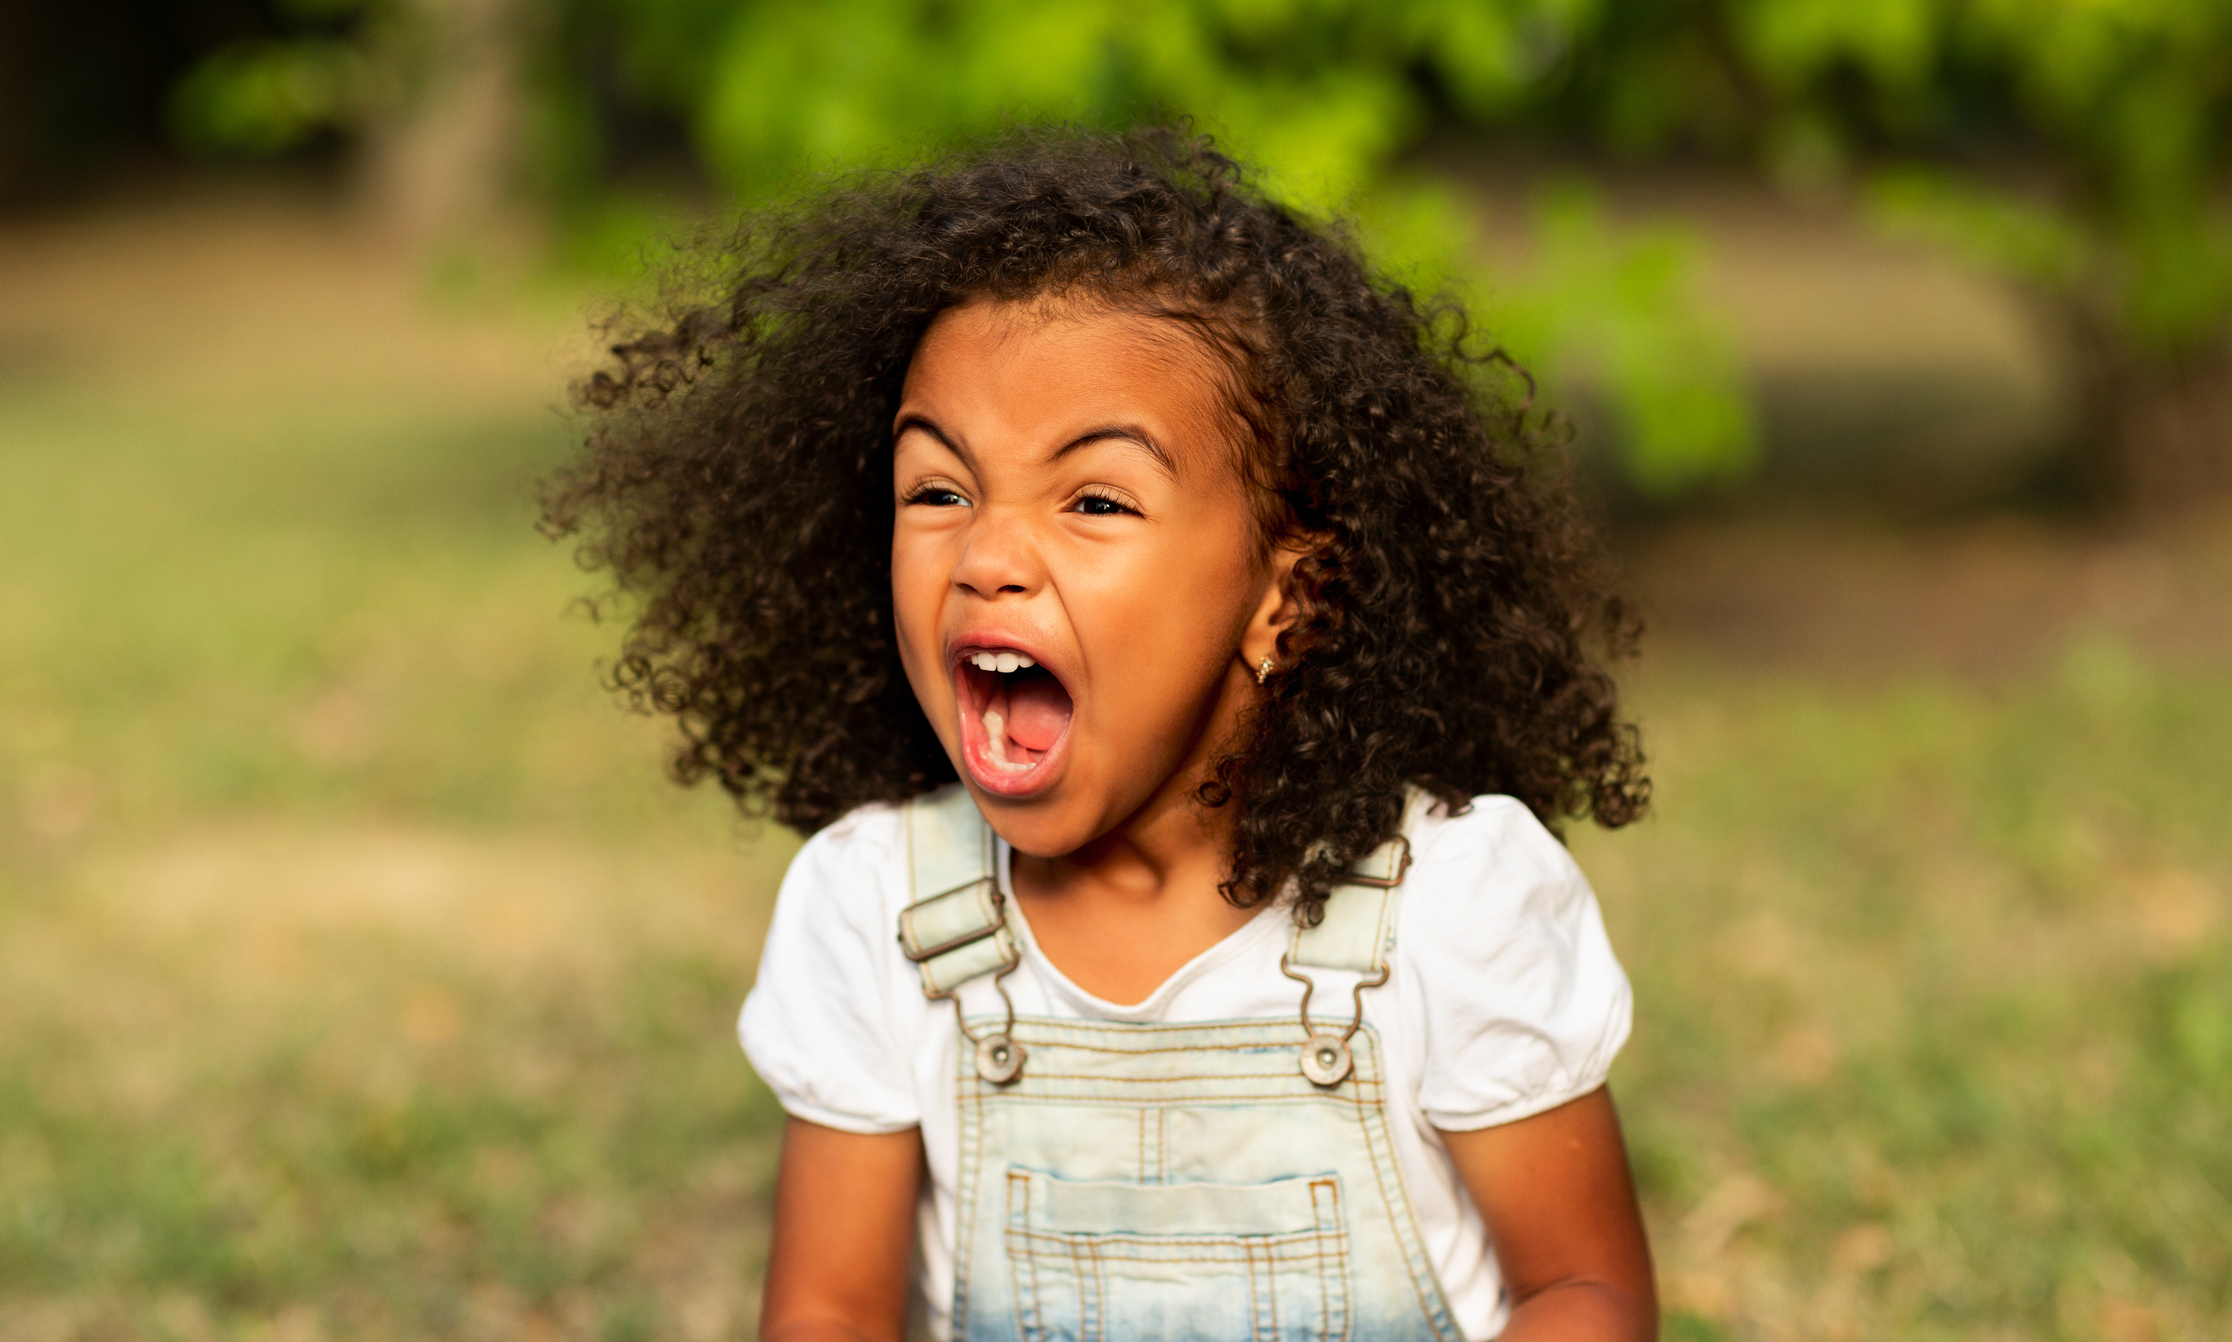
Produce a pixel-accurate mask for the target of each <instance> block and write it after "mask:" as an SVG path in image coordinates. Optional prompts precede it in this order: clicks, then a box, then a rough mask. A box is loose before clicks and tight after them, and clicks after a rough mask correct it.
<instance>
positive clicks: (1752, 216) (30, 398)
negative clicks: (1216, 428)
mask: <svg viewBox="0 0 2232 1342" xmlns="http://www.w3.org/2000/svg"><path fill="white" fill-rule="evenodd" d="M1158 110H1159V111H1162V112H1181V111H1182V112H1185V113H1189V114H1191V115H1193V116H1195V117H1196V118H1198V121H1199V124H1200V125H1202V126H1203V127H1204V128H1206V129H1210V130H1212V131H1214V132H1215V133H1216V134H1217V135H1218V136H1219V137H1220V139H1221V140H1222V141H1223V142H1224V143H1225V144H1227V145H1229V146H1231V147H1232V148H1234V149H1235V150H1237V151H1238V152H1240V153H1242V154H1243V155H1246V156H1248V157H1251V158H1253V159H1254V160H1255V161H1257V162H1259V163H1260V164H1261V165H1263V168H1264V170H1265V173H1266V176H1267V179H1268V180H1269V181H1270V182H1271V184H1272V185H1273V187H1274V189H1276V190H1278V191H1280V192H1282V193H1284V194H1286V195H1288V196H1290V197H1292V198H1294V199H1297V200H1299V201H1301V202H1303V203H1305V204H1306V205H1307V206H1309V207H1310V208H1312V209H1314V210H1320V211H1327V212H1339V213H1343V214H1346V215H1349V216H1351V217H1353V218H1355V219H1356V220H1357V221H1358V226H1359V228H1360V229H1361V230H1362V232H1363V234H1364V236H1365V237H1366V239H1367V240H1368V242H1369V244H1370V245H1371V247H1372V248H1373V249H1374V252H1375V255H1377V256H1379V257H1380V258H1382V259H1383V260H1384V261H1385V262H1386V263H1387V264H1388V266H1389V267H1390V269H1391V270H1392V271H1394V272H1395V273H1397V274H1399V275H1401V276H1404V277H1405V278H1407V279H1410V280H1412V281H1414V282H1416V283H1420V284H1425V285H1433V286H1446V287H1450V288H1454V289H1456V290H1457V291H1459V292H1460V293H1462V294H1464V295H1465V296H1466V297H1467V298H1468V299H1469V300H1470V301H1471V302H1472V303H1473V304H1474V305H1475V310H1476V312H1477V313H1478V315H1479V316H1480V318H1481V320H1482V321H1483V322H1484V323H1485V325H1486V327H1487V328H1488V329H1489V330H1490V331H1491V332H1493V333H1494V334H1495V335H1496V336H1497V338H1499V339H1500V340H1502V341H1504V342H1505V343H1506V344H1507V345H1508V346H1509V347H1510V348H1511V349H1512V350H1514V351H1515V352H1517V353H1518V354H1519V355H1520V356H1521V357H1522V358H1523V359H1525V360H1526V361H1527V362H1528V364H1529V365H1530V366H1531V367H1533V368H1534V369H1535V370H1536V371H1537V372H1538V373H1539V374H1540V375H1541V377H1542V380H1543V384H1544V387H1545V389H1546V394H1547V395H1548V396H1549V397H1550V398H1551V399H1552V401H1554V403H1555V404H1557V405H1558V406H1559V407H1561V408H1562V409H1563V410H1564V411H1565V412H1566V413H1567V414H1568V415H1569V417H1570V418H1571V419H1572V421H1573V422H1574V424H1575V426H1576V437H1575V451H1576V455H1577V458H1578V460H1579V463H1580V469H1581V471H1582V473H1583V476H1584V478H1585V480H1586V481H1587V484H1588V487H1589V488H1590V490H1591V491H1592V492H1593V493H1594V495H1595V496H1596V498H1597V501H1598V503H1599V505H1600V507H1601V509H1602V511H1603V513H1604V516H1605V518H1606V526H1607V529H1608V532H1609V534H1610V536H1611V539H1612V542H1613V544H1614V546H1615V548H1616V550H1617V551H1618V553H1619V555H1620V557H1621V560H1622V562H1623V564H1624V566H1625V570H1626V574H1627V579H1628V583H1629V586H1630V587H1631V589H1632V590H1633V592H1634V593H1635V595H1636V597H1637V599H1638V601H1639V602H1640V603H1641V605H1642V606H1643V608H1644V610H1645V612H1646V614H1647V616H1648V618H1649V620H1650V623H1651V633H1650V636H1649V639H1648V642H1647V645H1646V652H1645V655H1644V656H1643V658H1642V659H1641V660H1640V661H1639V662H1637V663H1636V664H1634V665H1632V666H1631V667H1629V668H1628V669H1627V671H1626V673H1625V674H1626V678H1627V683H1628V686H1629V691H1630V694H1631V697H1632V702H1633V704H1634V706H1635V711H1636V712H1637V713H1638V714H1639V715H1640V717H1641V720H1642V722H1643V724H1644V729H1645V733H1646V742H1647V744H1648V746H1649V747H1650V749H1651V752H1652V754H1653V757H1654V761H1655V766H1654V773H1655V776H1656V778H1657V782H1658V805H1657V809H1656V813H1655V814H1654V816H1653V817H1652V818H1651V819H1649V820H1647V821H1646V822H1644V823H1643V824H1641V825H1639V826H1636V827H1635V828H1633V829H1632V830H1629V831H1626V832H1622V833H1618V834H1610V835H1607V834H1604V833H1601V832H1597V831H1593V830H1577V831H1576V832H1575V833H1574V834H1573V835H1572V842H1573V844H1574V846H1575V848H1576V850H1577V852H1578V853H1579V855H1580V857H1581V859H1582V861H1583V864H1584V865H1585V866H1586V867H1587V868H1588V870H1589V871H1590V872H1591V873H1592V875H1593V877H1594V879H1595V881H1596V882H1597V885H1598V888H1599V890H1600V893H1601V896H1602V899H1603V901H1604V904H1605V907H1606V910H1607V915H1608V917H1609V919H1610V921H1611V923H1612V926H1613V932H1614V937H1615V940H1616V942H1617V944H1618V945H1619V947H1620V949H1621V952H1622V954H1623V956H1624V957H1625V959H1626V962H1627V964H1628V967H1629V969H1630V971H1631V973H1632V975H1633V977H1634V979H1635V982H1636V987H1637V996H1638V1003H1639V1018H1638V1027H1637V1031H1636V1035H1635V1039H1634V1042H1633V1044H1632V1045H1631V1046H1630V1048H1629V1050H1628V1052H1627V1053H1626V1055H1625V1056H1624V1057H1623V1059H1622V1060H1621V1062H1620V1064H1619V1067H1618V1069H1617V1071H1616V1073H1615V1078H1614V1080H1615V1086H1616V1087H1617V1089H1618V1092H1619V1094H1620V1097H1621V1101H1622V1105H1623V1109H1624V1110H1625V1113H1626V1116H1627V1121H1628V1124H1629V1128H1630V1136H1631V1140H1632V1143H1633V1145H1634V1148H1635V1155H1636V1159H1637V1163H1638V1169H1639V1176H1640V1179H1641V1184H1642V1190H1643V1194H1644V1198H1645V1201H1646V1204H1647V1210H1648V1214H1649V1216H1650V1218H1651V1222H1652V1225H1653V1229H1654V1235H1655V1242H1656V1246H1657V1251H1658V1254H1659V1258H1660V1264H1661V1270H1662V1273H1663V1277H1664V1291H1665V1297H1666V1303H1667V1308H1668V1311H1669V1314H1668V1324H1667V1330H1668V1335H1669V1337H1670V1338H1672V1339H1676V1342H1703V1340H1706V1339H1753V1338H1759V1339H1769V1338H1773V1339H1781V1338H1828V1339H1848V1338H1849V1339H1858V1338H1886V1337H1897V1338H2007V1339H2013V1338H2057V1339H2060V1338H2067V1339H2077V1338H2087V1339H2090V1338H2106V1339H2115V1340H2117V1342H2125V1340H2130V1342H2138V1340H2140V1339H2172V1338H2194V1339H2199V1338H2221V1337H2225V1336H2227V1335H2232V1140H2228V1138H2227V1119H2226V1115H2227V1113H2228V1112H2232V508H2228V506H2227V503H2226V501H2225V500H2226V491H2227V489H2228V487H2232V341H2228V335H2232V200H2228V196H2227V187H2228V185H2232V182H2228V168H2232V10H2228V9H2226V8H2225V7H2224V6H2222V5H2221V4H2218V3H2216V2H2215V0H2147V2H2146V3H2141V2H2140V0H1129V2H1128V3H1124V4H1121V5H1119V4H1116V3H1113V0H1035V2H1026V0H818V2H817V3H814V4H803V3H792V2H790V0H170V2H169V3H163V2H162V0H77V2H76V3H73V4H69V5H29V4H8V5H5V6H4V7H0V564H4V572H5V574H6V579H5V581H0V630H4V636H0V1339H5V1340H6V1342H14V1340H15V1339H96V1338H99V1339H109V1338H134V1339H136V1338H151V1339H153V1338H160V1339H203V1338H234V1337H239V1338H259V1339H261V1338H270V1339H288V1340H290V1342H294V1340H302V1342H307V1340H309V1339H318V1338H327V1337H332V1338H344V1337H346V1338H374V1339H384V1338H420V1337H454V1338H473V1339H477V1338H519V1337H528V1338H568V1339H571V1338H583V1339H597V1340H598V1342H628V1340H632V1339H652V1338H681V1339H692V1340H696V1339H722V1338H742V1337H748V1336H750V1335H751V1331H752V1319H753V1316H754V1314H755V1312H756V1308H757V1295H756V1292H757V1279H758V1272H759V1268H760V1263H761V1257H762V1254H763V1248H764V1243H765V1236H766V1217H767V1193H768V1186H769V1177H770V1173H771V1169H772V1159H773V1141H774V1136H775V1133H776V1130H777V1124H778V1122H779V1115H778V1114H777V1111H776V1110H775V1108H774V1106H773V1105H772V1104H771V1102H770V1101H769V1100H768V1099H767V1097H766V1095H765V1093H764V1091H762V1090H761V1089H760V1088H759V1086H758V1085H757V1083H756V1082H755V1081H754V1080H753V1078H752V1077H751V1074H750V1071H749V1069H748V1068H747V1067H746V1066H745V1064H744V1062H743V1059H742V1057H741V1055H740V1054H739V1053H738V1052H737V1050H736V1048H735V1046H734V1043H733V1038H732V1036H731V1034H730V1027H731V1022H732V1019H733V1013H734V1011H735V1008H736V1006H737V1004H738V1002H739V1001H740V1000H741V998H742V995H743V993H744V992H745V990H746V989H747V987H748V986H749V984H750V981H751V976H752V970H753V964H754V960H755V956H756V952H757V946H758V939H759V935H760V931H761V928H762V926H763V924H764V920H765V918H766V915H767V911H768V907H769V903H770V900H771V897H772V892H773V888H774V883H775V881H776V880H777V879H778V877H779V875H780V873H781V871H782V868H783V864H784V862H785V861H786V860H787V858H788V855H789V853H790V852H791V851H792V848H793V847H794V844H795V840H794V839H792V838H790V837H788V836H786V835H784V834H782V833H780V832H777V831H772V830H766V829H763V828H761V827H759V826H757V825H756V824H753V823H750V822H745V821H740V820H739V819H737V818H736V816H735V815H734V813H733V812H732V811H731V810H730V809H729V808H728V807H727V806H726V805H725V803H724V802H723V801H722V800H721V799H720V798H719V797H718V796H714V795H709V794H684V793H681V792H679V791H678V790H677V789H674V788H672V787H671V786H669V785H667V784H666V783H664V782H663V781H662V780H661V776H660V765H661V759H662V754H663V749H664V735H663V732H662V730H661V729H660V727H659V726H658V725H657V724H655V723H650V722H646V721H645V720H643V719H640V718H637V717H633V716H631V715H629V714H628V713H626V712H624V711H622V710H621V709H620V708H619V707H618V706H616V705H615V703H614V702H613V701H612V700H611V699H610V697H609V696H607V695H606V694H605V692H604V691H603V690H602V688H601V687H600V682H599V679H598V675H597V663H598V659H599V658H600V657H604V656H607V655H609V653H610V651H611V649H612V647H613V644H614V641H615V639H616V638H617V635H618V630H617V628H616V627H615V626H614V625H612V624H610V623H607V624H604V625H601V626H600V625H598V624H596V623H594V622H593V621H592V620H591V619H590V618H589V616H588V615H587V613H586V612H585V610H584V608H583V606H582V604H581V599H582V598H584V597H586V596H592V595H594V594H596V592H597V591H598V587H597V584H596V582H595V580H594V579H592V578H591V577H589V576H586V575H584V574H582V573H581V572H579V571H578V570H577V569H575V568H574V567H573V566H572V564H571V563H570V557H569V555H568V554H567V552H566V551H565V550H564V549H563V548H561V547H554V546H552V545H550V544H548V543H546V542H544V541H543V540H541V539H540V538H538V537H537V535H536V534H535V532H534V529H533V520H534V507H533V503H532V491H533V482H534V480H535V479H536V478H537V476H538V475H539V474H541V473H542V472H544V471H546V470H547V469H549V468H550V467H551V466H552V465H553V464H554V463H556V462H558V461H559V460H561V459H562V458H563V457H564V456H565V454H566V453H567V451H568V450H569V446H570V444H571V443H572V441H573V439H574V434H575V431H576V430H575V426H574V424H573V423H572V422H571V421H570V420H569V418H568V412H567V409H566V407H567V399H566V386H567V384H568V381H569V379H571V378H573V377H575V376H578V375H579V374H581V373H582V372H583V371H584V370H586V369H587V368H588V367H590V366H591V364H592V362H593V359H594V357H595V340H594V338H593V329H592V323H593V321H594V320H595V319H596V318H598V317H600V316H602V315H604V314H607V313H609V312H611V311H612V310H613V309H614V308H615V306H616V305H618V304H621V303H624V302H626V301H628V300H630V299H631V298H641V297H642V296H644V295H646V294H648V293H650V292H652V291H653V287H654V286H655V284H656V281H657V277H658V276H659V274H660V273H661V272H662V268H663V267H665V266H667V265H669V264H671V263H672V261H673V260H674V258H675V255H676V253H675V252H674V251H673V250H672V247H671V244H670V241H669V240H670V239H672V238H674V237H677V236H686V235H687V234H688V233H689V232H690V231H691V230H692V229H694V228H697V227H699V226H701V225H702V223H703V222H704V221H707V220H718V219H720V218H721V217H723V216H724V215H727V214H731V213H733V211H735V210H736V209H738V208H739V207H745V206H749V205H751V204H753V203H755V202H763V201H767V200H770V199H776V198H779V197H781V196H782V195H783V194H784V193H786V192H793V191H796V190H797V189H799V187H800V185H801V183H803V182H806V181H809V180H810V179H811V178H812V177H813V175H815V174H817V173H826V172H829V171H832V170H837V169H843V168H848V167H854V166H859V165H864V164H878V163H897V162H904V161H906V160H907V159H909V158H910V157H913V156H915V155H918V154H920V153H922V152H924V151H926V150H929V149H934V148H935V147H936V146H938V145H939V144H942V143H947V142H950V141H951V140H952V139H953V138H955V137H957V136H961V135H965V134H968V133H971V132H976V131H982V130H986V129H992V128H997V127H998V126H1000V125H1002V124H1005V123H1007V122H1010V121H1014V120H1034V119H1043V118H1066V119H1074V120H1079V121H1084V122H1088V123H1093V124H1105V125H1120V124H1125V123H1127V122H1130V121H1132V120H1134V119H1137V118H1139V117H1141V116H1144V115H1150V114H1154V113H1156V112H1157V111H1158Z"/></svg>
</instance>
